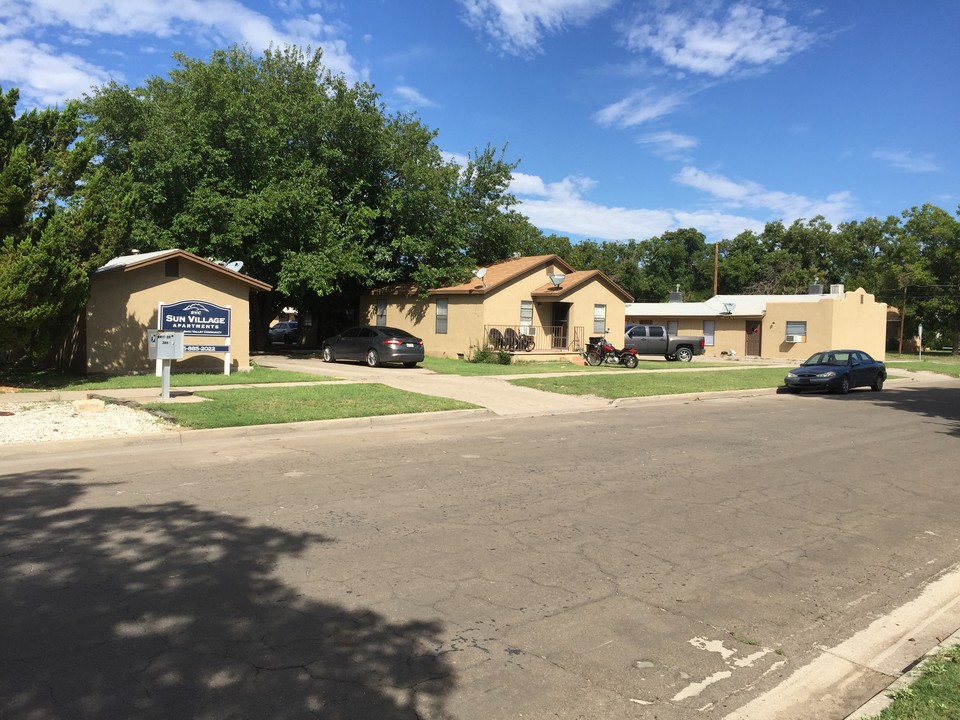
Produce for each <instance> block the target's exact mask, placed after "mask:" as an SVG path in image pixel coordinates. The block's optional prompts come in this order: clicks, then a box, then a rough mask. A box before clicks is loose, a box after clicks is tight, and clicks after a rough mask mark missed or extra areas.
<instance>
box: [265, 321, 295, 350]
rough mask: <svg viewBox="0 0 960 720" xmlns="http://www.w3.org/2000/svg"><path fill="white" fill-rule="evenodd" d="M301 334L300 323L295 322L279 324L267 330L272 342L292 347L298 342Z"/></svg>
mask: <svg viewBox="0 0 960 720" xmlns="http://www.w3.org/2000/svg"><path fill="white" fill-rule="evenodd" d="M299 334H300V323H299V322H297V321H295V320H290V321H284V322H278V323H277V324H276V325H273V326H271V327H270V329H269V330H267V336H268V337H269V338H270V342H282V343H286V344H287V345H290V344H292V343H295V342H296V341H297V337H298V336H299Z"/></svg>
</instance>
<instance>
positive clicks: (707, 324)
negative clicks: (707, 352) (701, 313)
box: [703, 320, 717, 346]
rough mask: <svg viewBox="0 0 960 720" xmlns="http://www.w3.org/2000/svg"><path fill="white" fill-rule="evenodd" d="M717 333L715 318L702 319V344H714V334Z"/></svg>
mask: <svg viewBox="0 0 960 720" xmlns="http://www.w3.org/2000/svg"><path fill="white" fill-rule="evenodd" d="M716 334H717V321H716V320H704V321H703V344H704V345H711V346H712V345H714V336H715V335H716Z"/></svg>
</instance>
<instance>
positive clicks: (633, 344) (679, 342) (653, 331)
mask: <svg viewBox="0 0 960 720" xmlns="http://www.w3.org/2000/svg"><path fill="white" fill-rule="evenodd" d="M705 345H706V340H705V338H704V337H703V336H702V335H670V334H669V333H668V332H667V329H666V328H665V327H664V326H663V325H634V324H629V325H627V326H626V331H625V332H624V333H623V347H624V348H630V349H631V350H636V351H637V354H639V355H663V356H664V357H665V358H666V359H667V360H679V361H680V362H690V361H691V360H692V359H693V356H694V355H703V352H704V348H705Z"/></svg>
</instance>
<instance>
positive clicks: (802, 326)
mask: <svg viewBox="0 0 960 720" xmlns="http://www.w3.org/2000/svg"><path fill="white" fill-rule="evenodd" d="M785 334H786V335H803V336H804V337H806V335H807V321H806V320H787V329H786V333H785Z"/></svg>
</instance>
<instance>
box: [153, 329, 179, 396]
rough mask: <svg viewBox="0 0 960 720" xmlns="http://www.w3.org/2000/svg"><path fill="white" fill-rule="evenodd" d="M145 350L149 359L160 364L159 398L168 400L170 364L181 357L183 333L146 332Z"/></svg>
mask: <svg viewBox="0 0 960 720" xmlns="http://www.w3.org/2000/svg"><path fill="white" fill-rule="evenodd" d="M147 349H148V352H149V353H150V359H151V360H156V361H157V362H158V364H160V377H161V380H160V397H161V398H162V399H164V400H169V399H170V364H171V361H172V360H180V359H181V358H182V357H183V333H182V332H164V331H160V330H148V331H147Z"/></svg>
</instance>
